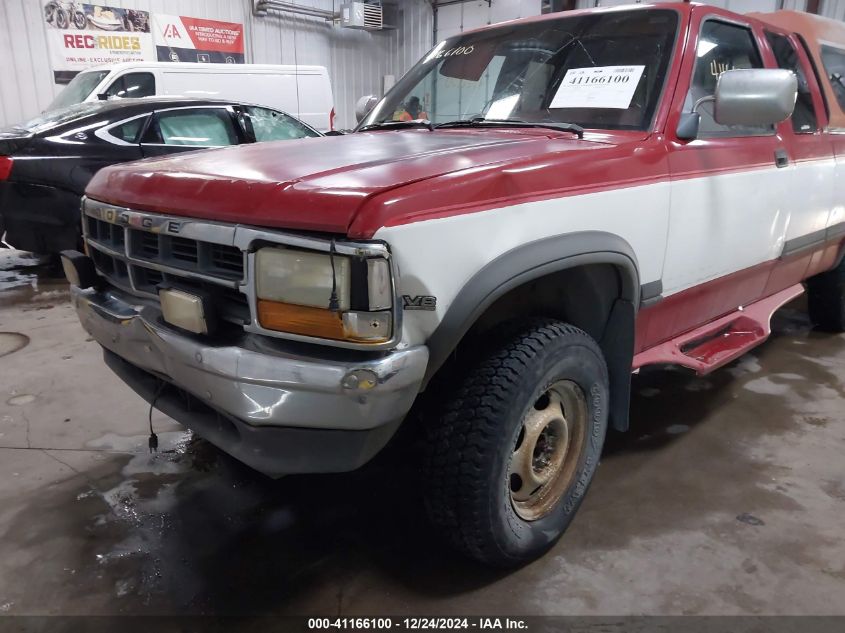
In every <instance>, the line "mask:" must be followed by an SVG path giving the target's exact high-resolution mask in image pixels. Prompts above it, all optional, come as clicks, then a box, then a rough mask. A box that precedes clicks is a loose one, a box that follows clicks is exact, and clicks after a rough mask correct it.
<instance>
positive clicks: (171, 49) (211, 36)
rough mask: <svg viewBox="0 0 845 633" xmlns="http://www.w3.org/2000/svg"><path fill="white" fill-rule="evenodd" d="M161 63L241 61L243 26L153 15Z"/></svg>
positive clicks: (238, 62)
mask: <svg viewBox="0 0 845 633" xmlns="http://www.w3.org/2000/svg"><path fill="white" fill-rule="evenodd" d="M153 20H154V23H155V29H154V30H155V42H156V54H157V57H158V61H160V62H171V61H172V62H200V63H203V62H205V63H218V64H223V63H226V64H243V63H244V25H243V24H239V23H236V22H220V21H218V20H205V19H201V18H189V17H185V16H177V15H162V14H158V13H156V14H155V15H154V16H153Z"/></svg>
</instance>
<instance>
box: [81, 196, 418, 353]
mask: <svg viewBox="0 0 845 633" xmlns="http://www.w3.org/2000/svg"><path fill="white" fill-rule="evenodd" d="M82 215H83V222H82V226H83V238H84V240H85V243H86V246H87V249H88V254H89V255H90V256H91V257H92V259H94V260H95V266H96V268H97V270H98V272H99V273H100V274H101V275H102V276H103V277H105V278H106V279H107V281H108V282H109V283H110V284H111V285H113V286H115V287H116V288H118V289H120V290H122V291H124V292H127V293H129V294H132V295H135V296H139V297H145V298H148V299H153V300H155V301H156V302H158V300H159V299H158V289H157V288H156V287H155V285H154V284H152V283H151V281H149V280H146V279H145V278H144V279H142V276H146V275H150V274H152V275H153V277H154V278H155V279H156V280H157V279H158V277H157V275H161V277H162V279H163V280H164V281H169V282H171V283H173V285H178V286H180V287H182V288H184V289H185V290H187V291H188V292H190V289H191V288H192V287H193V288H198V287H199V288H202V289H204V290H207V291H211V292H212V294H213V295H215V296H214V304H215V306H216V307H217V310H218V316H220V317H221V318H222V319H223V320H225V321H230V322H233V323H236V324H237V325H240V326H242V327H243V330H244V331H245V332H247V333H250V334H259V335H262V336H266V337H269V338H275V339H287V340H292V341H300V342H305V343H316V344H319V345H325V346H328V347H335V348H346V349H354V350H366V351H380V350H388V349H393V348H394V347H396V346H397V345H398V344H399V342H400V341H401V339H402V331H403V330H402V321H403V318H402V317H403V309H402V301H401V297H400V296H399V295H398V289H397V279H398V272H399V271H398V269H397V262H396V259H395V258H394V257H393V256H392V255H391V253H390V249H389V248H388V246H387V244H386V243H385V242H383V241H367V242H356V241H351V240H345V239H344V240H339V239H333V238H332V237H330V236H327V237H325V238H321V237H315V236H306V235H302V234H297V233H288V232H282V231H276V230H268V229H261V228H256V227H252V226H247V225H241V224H224V223H221V222H213V221H206V220H195V219H192V218H186V217H182V216H170V215H165V214H162V213H152V212H146V211H138V210H135V209H130V208H126V207H119V206H115V205H111V204H108V203H105V202H100V201H98V200H92V199H90V198H87V197H83V199H82ZM92 220H96V221H97V222H93V223H92ZM99 222H102V223H104V224H106V225H110V226H108V227H107V228H108V231H106V230H105V229H103V228H102V226H103V225H102V224H99ZM111 225H116V226H118V227H121V228H122V229H123V232H122V233H121V232H120V231H116V230H114V229H113V228H112V226H111ZM92 227H95V228H92ZM145 234H152V235H155V236H156V239H157V241H158V251H153V250H150V251H148V252H147V254H146V256H145V255H144V253H140V256H139V252H138V251H137V250H134V247H133V243H135V242H136V240H137V239H140V238H139V237H138V236H139V235H145ZM121 235H122V236H123V238H122V241H121V237H120V236H121ZM174 237H178V238H185V239H188V240H194V241H195V242H197V243H198V248H197V253H198V257H197V262H196V264H195V263H194V262H192V261H184V259H179V258H172V257H168V256H167V255H168V253H167V252H165V251H166V248H163V247H162V245H163V244H166V243H167V241H168V240H171V239H172V238H174ZM145 239H147V240H149V243H150V245H152V239H151V238H149V237H145ZM264 246H281V247H285V248H293V249H301V250H308V251H312V252H322V253H326V254H329V253H336V254H339V255H347V256H353V257H359V258H363V259H369V258H379V259H383V260H385V261H386V262H387V263H388V266H389V269H390V288H391V296H392V298H393V307H392V309H391V314H392V323H393V333H392V336H391V338H390V340H388V341H385V342H382V343H372V344H370V343H355V342H350V341H340V340H335V339H324V338H320V337H316V336H306V335H300V334H293V333H290V332H282V331H277V330H268V329H265V328H263V327H261V324H260V323H259V322H258V319H257V318H256V316H255V315H257V314H258V305H257V297H256V293H255V287H254V279H255V265H256V250H257V249H260V248H262V247H264ZM221 247H226V248H221ZM153 252H157V253H159V255H156V256H154V258H153ZM171 252H172V251H171ZM162 253H164V254H163V255H162ZM104 258H108V260H109V261H111V262H112V264H111V265H110V266H109V265H108V264H105V265H104V266H105V267H104V266H101V265H98V263H97V260H98V259H99V260H101V263H102V262H103V261H105V260H104ZM121 265H125V268H126V275H125V278H124V277H122V276H121V275H120V272H121V270H122V269H121ZM115 270H117V271H118V273H117V274H115ZM233 303H234V304H238V305H237V306H235V310H234V312H232V311H230V310H228V309H226V308H225V306H226V305H230V306H231V305H232V304H233Z"/></svg>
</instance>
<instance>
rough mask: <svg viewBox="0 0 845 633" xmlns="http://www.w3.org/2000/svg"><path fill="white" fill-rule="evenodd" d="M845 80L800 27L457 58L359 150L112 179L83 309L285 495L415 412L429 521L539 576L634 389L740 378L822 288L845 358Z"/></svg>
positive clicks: (145, 385)
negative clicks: (786, 309) (748, 357)
mask: <svg viewBox="0 0 845 633" xmlns="http://www.w3.org/2000/svg"><path fill="white" fill-rule="evenodd" d="M843 75H845V27H843V26H842V25H840V24H838V23H835V22H830V21H826V20H823V19H820V18H815V17H812V16H807V15H803V14H798V13H790V12H782V13H774V14H770V15H757V16H743V15H737V14H733V13H730V12H726V11H723V10H720V9H717V8H712V7H708V6H700V5H695V4H687V3H675V4H668V3H667V4H664V3H661V4H657V5H654V6H639V5H638V6H636V7H628V8H621V9H614V10H588V11H575V12H566V13H558V14H553V15H547V16H543V17H537V18H531V19H525V20H518V21H514V22H507V23H504V24H498V25H494V26H490V27H487V28H483V29H479V30H476V31H472V32H467V33H463V34H460V35H457V36H455V37H453V38H451V39H449V40H446V41H444V42H442V43H441V44H439V45H437V46H436V47H435V48H434V49H433V50H432V51H431V52H430V53H428V54H427V55H426V56H425V57H424V58H423V59H422V60H421V61H420V62H419V63H418V64H417V65H416V66H414V68H413V69H412V70H411V71H410V72H408V74H407V75H405V77H403V78H402V80H401V81H399V82H398V83H397V84H396V86H395V87H394V88H393V89H392V90H391V91H390V92H389V93H388V94H387V95H386V96H385V97H384V98H383V99H381V100H380V101H378V102H377V103H376V104H375V105H374V107H372V108H371V109H370V111H369V113H367V114H366V116H365V118H364V119H363V120H362V121H361V124H360V125H359V126H358V128H357V129H356V131H355V132H354V133H351V134H347V135H344V136H337V137H329V138H322V139H306V140H301V141H290V142H286V143H285V144H284V145H279V144H274V143H267V144H261V145H254V146H248V147H240V148H229V149H221V150H211V151H204V152H197V153H191V154H181V155H179V156H176V157H172V158H167V159H160V160H152V161H144V162H139V163H134V164H125V165H120V166H114V167H108V168H106V169H103V170H102V171H101V172H99V174H98V175H97V176H96V177H95V178H94V180H93V181H92V182H91V184H90V185H89V187H88V189H87V199H86V200H85V202H84V204H83V211H84V214H83V215H84V218H83V222H84V232H85V237H86V248H87V254H86V255H82V254H80V253H72V252H69V253H65V259H64V261H65V268H66V271H67V272H68V276H69V278H70V279H71V282H72V284H73V288H72V295H73V300H74V303H75V306H76V309H77V311H78V313H79V317H80V319H81V321H82V323H83V325H84V327H85V328H86V329H87V330H88V332H90V334H91V335H92V336H93V337H94V338H95V339H96V340H97V341H98V342H99V343H100V344H101V345H102V346H103V347H104V348H105V357H106V362H107V363H108V364H109V365H110V366H111V367H112V368H113V369H114V370H115V371H116V372H117V373H118V374H119V375H120V376H121V377H122V378H123V379H124V380H125V381H126V382H127V383H128V384H129V385H130V386H132V387H133V388H134V389H135V390H136V391H137V392H138V393H139V394H140V395H142V396H143V397H144V398H146V399H147V400H148V401H150V402H154V403H155V406H156V407H158V408H159V409H161V410H162V411H164V412H165V413H167V414H169V415H171V416H172V417H173V418H175V419H176V420H179V421H181V422H183V423H184V424H185V425H187V426H188V427H190V428H192V429H194V430H196V431H197V432H198V433H199V434H200V435H202V436H204V437H206V438H207V439H208V440H209V441H211V442H213V443H214V444H216V445H218V446H219V447H221V448H222V449H223V450H225V451H227V452H229V453H231V454H232V455H234V456H235V457H237V458H238V459H240V460H242V461H244V462H246V463H247V464H250V465H251V466H253V467H254V468H256V469H258V470H260V471H263V472H265V473H268V474H270V475H273V476H279V475H283V474H286V473H306V472H332V471H334V472H339V471H346V470H350V469H354V468H357V467H358V466H360V465H362V464H363V463H365V462H366V461H367V460H369V459H370V458H371V457H372V456H373V455H374V454H375V453H377V452H378V451H379V450H381V449H382V448H383V447H384V446H385V444H386V443H387V442H388V440H389V439H390V438H391V436H392V435H393V434H394V432H395V430H396V429H397V427H398V426H399V424H400V423H401V422H402V420H403V419H405V418H406V417H408V413H409V411H411V409H412V407H415V411H416V410H419V413H420V414H419V415H415V416H414V419H415V421H416V420H419V424H420V428H419V429H418V430H419V431H420V432H421V433H424V434H425V438H426V439H425V441H424V442H422V444H423V445H424V446H425V451H426V454H425V455H424V456H423V458H422V462H423V464H422V466H421V467H422V469H423V473H424V482H425V495H426V503H427V508H428V511H429V515H430V517H431V519H432V522H433V523H434V524H435V525H436V526H438V527H439V528H441V529H442V531H443V533H444V534H446V535H447V536H448V537H449V539H451V541H453V542H454V544H455V545H456V546H457V547H458V548H459V549H461V550H463V551H464V552H466V553H468V554H469V555H471V556H473V557H475V558H477V559H479V560H482V561H485V562H488V563H491V564H497V565H514V564H518V563H520V562H523V561H525V560H529V559H531V558H533V557H536V556H538V555H540V554H541V553H542V552H544V551H545V550H547V549H548V548H549V547H550V546H551V545H552V544H553V543H554V542H555V540H556V539H557V538H558V537H559V536H560V535H561V534H562V533H563V531H564V530H565V529H566V527H567V525H568V524H569V523H570V521H571V520H572V517H573V515H574V513H575V512H576V510H577V508H578V506H579V505H580V503H581V501H582V499H583V497H584V494H585V492H586V490H587V487H588V486H589V483H590V480H591V478H592V476H593V473H594V471H595V469H596V466H597V465H598V462H599V459H600V455H601V449H602V444H603V441H604V438H605V434H606V432H607V429H608V427H611V426H612V427H613V428H615V429H618V430H624V429H625V428H626V427H627V425H628V406H629V391H630V383H631V373H632V372H634V371H636V370H637V369H638V368H640V367H642V366H644V365H648V364H656V363H675V364H678V365H682V366H684V367H688V368H690V369H691V370H694V371H696V372H698V373H707V372H709V371H711V370H713V369H715V368H717V367H719V366H721V365H724V364H726V363H728V362H730V361H731V360H733V359H735V358H737V357H738V356H739V355H741V354H742V353H743V352H745V351H747V350H748V349H750V348H752V347H753V346H755V345H757V344H759V343H761V342H762V341H763V340H765V339H766V337H767V335H768V334H769V318H770V316H771V314H772V312H773V311H774V310H776V309H777V308H778V307H779V306H781V305H782V304H784V303H786V302H788V301H790V300H791V299H793V298H794V297H796V296H797V295H799V294H800V293H801V292H803V291H804V290H805V288H806V289H808V291H809V306H810V312H811V316H812V318H813V320H814V321H815V322H816V323H818V324H819V325H820V326H822V327H823V328H825V329H828V330H835V331H842V330H843V329H845V264H843V263H842V260H843V245H845V84H844V83H843V81H845V80H843ZM197 134H200V135H201V130H198V131H197Z"/></svg>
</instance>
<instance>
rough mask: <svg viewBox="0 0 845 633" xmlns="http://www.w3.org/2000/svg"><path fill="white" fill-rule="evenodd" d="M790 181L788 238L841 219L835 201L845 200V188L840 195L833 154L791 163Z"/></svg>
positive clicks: (816, 229)
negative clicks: (836, 216)
mask: <svg viewBox="0 0 845 633" xmlns="http://www.w3.org/2000/svg"><path fill="white" fill-rule="evenodd" d="M781 171H782V170H781ZM843 175H845V174H840V176H839V177H840V178H842V177H843ZM789 183H790V192H789V196H788V200H789V204H790V205H791V209H790V215H789V217H790V219H789V225H788V226H787V228H786V241H787V242H788V241H789V240H793V239H795V238H798V237H801V236H802V235H809V234H810V233H814V232H817V231H821V230H823V229H825V228H827V227H828V226H831V225H833V224H837V223H838V222H841V221H842V218H840V219H839V220H837V219H836V218H835V215H834V213H835V202H836V201H837V200H845V188H843V189H841V191H840V192H839V195H837V192H836V187H837V180H836V161H834V160H833V159H832V158H831V159H828V160H813V161H803V162H800V163H795V165H794V166H791V167H790V175H789ZM840 207H841V203H840Z"/></svg>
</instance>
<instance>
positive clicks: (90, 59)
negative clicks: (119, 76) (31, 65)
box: [44, 0, 155, 83]
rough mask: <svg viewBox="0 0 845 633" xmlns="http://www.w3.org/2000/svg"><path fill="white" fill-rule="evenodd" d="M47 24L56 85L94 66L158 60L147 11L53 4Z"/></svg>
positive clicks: (48, 6) (47, 11)
mask: <svg viewBox="0 0 845 633" xmlns="http://www.w3.org/2000/svg"><path fill="white" fill-rule="evenodd" d="M44 22H45V24H46V27H47V29H46V30H47V47H48V49H49V53H50V62H51V64H52V67H53V78H54V80H55V82H56V83H67V82H69V81H70V80H71V79H72V78H73V77H74V75H76V74H77V73H78V72H79V71H81V70H85V69H86V68H90V67H91V66H97V65H100V64H114V63H118V62H141V61H154V60H155V48H154V46H153V37H152V34H151V33H150V14H149V12H147V11H136V10H134V9H121V8H118V7H108V6H106V7H104V6H99V5H93V4H82V3H80V2H59V1H56V0H53V1H51V2H47V3H45V4H44Z"/></svg>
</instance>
